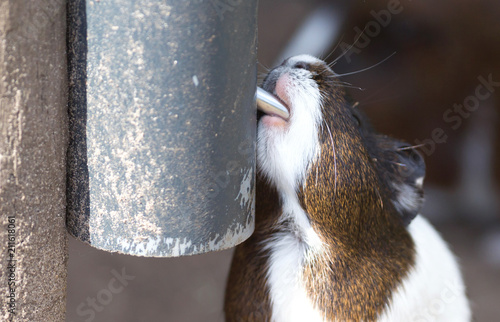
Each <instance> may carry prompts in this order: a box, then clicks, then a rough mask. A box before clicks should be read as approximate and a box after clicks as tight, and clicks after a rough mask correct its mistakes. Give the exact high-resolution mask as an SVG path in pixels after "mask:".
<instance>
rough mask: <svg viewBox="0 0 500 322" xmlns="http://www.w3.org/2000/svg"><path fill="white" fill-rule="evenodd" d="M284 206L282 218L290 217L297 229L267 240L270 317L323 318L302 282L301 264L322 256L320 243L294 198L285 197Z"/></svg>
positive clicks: (287, 320) (286, 320) (286, 319)
mask: <svg viewBox="0 0 500 322" xmlns="http://www.w3.org/2000/svg"><path fill="white" fill-rule="evenodd" d="M285 198H286V197H285ZM283 210H284V212H285V216H284V217H285V218H293V221H294V223H295V227H294V228H295V229H296V230H293V231H291V232H280V233H277V234H276V235H275V236H273V237H272V239H271V240H269V241H268V242H267V243H266V247H265V248H266V249H267V250H269V251H270V258H269V268H268V272H267V277H268V278H267V283H268V287H269V297H270V300H271V306H272V312H273V315H272V320H273V321H280V322H281V321H283V322H293V321H297V322H299V321H323V320H324V319H323V318H322V316H321V313H320V311H318V310H317V309H315V308H314V305H313V303H312V302H311V300H310V298H309V297H308V294H307V291H306V289H305V287H304V285H303V284H302V272H303V268H304V265H305V264H306V263H308V262H309V261H310V260H312V259H314V258H315V257H316V256H321V254H322V253H323V244H322V242H321V239H320V237H319V236H318V235H317V234H316V233H315V232H314V230H313V228H312V227H311V225H310V224H309V221H308V219H307V216H306V214H305V212H304V211H303V210H302V208H301V207H300V206H299V204H298V202H297V200H296V199H295V200H293V198H292V199H287V200H285V206H284V209H283Z"/></svg>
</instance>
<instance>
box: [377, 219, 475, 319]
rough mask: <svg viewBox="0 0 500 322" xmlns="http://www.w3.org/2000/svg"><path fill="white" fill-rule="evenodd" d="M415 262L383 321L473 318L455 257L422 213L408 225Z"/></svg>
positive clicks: (393, 297)
mask: <svg viewBox="0 0 500 322" xmlns="http://www.w3.org/2000/svg"><path fill="white" fill-rule="evenodd" d="M408 231H409V232H410V234H411V236H412V237H413V240H414V242H415V246H416V263H415V264H416V265H415V267H414V268H413V269H412V270H411V271H410V273H409V275H408V276H407V277H406V279H405V280H404V281H403V284H402V285H401V286H400V287H399V288H398V289H397V290H396V292H395V293H393V296H392V302H391V304H390V306H389V308H388V309H386V311H385V312H384V313H383V314H382V316H381V317H380V319H379V321H383V322H399V321H405V322H438V321H439V322H465V321H470V320H471V312H470V308H469V303H468V300H467V297H466V295H465V286H464V284H463V280H462V277H461V274H460V270H459V268H458V264H457V262H456V259H455V257H454V256H453V254H452V253H451V251H450V250H449V249H448V246H447V245H446V243H445V242H444V241H443V239H442V238H441V236H439V234H438V233H437V231H436V230H435V229H434V228H433V227H432V226H431V224H429V222H428V221H427V220H426V219H425V218H424V217H422V216H421V215H419V216H417V217H416V218H415V219H414V220H413V221H412V222H411V224H410V225H409V226H408Z"/></svg>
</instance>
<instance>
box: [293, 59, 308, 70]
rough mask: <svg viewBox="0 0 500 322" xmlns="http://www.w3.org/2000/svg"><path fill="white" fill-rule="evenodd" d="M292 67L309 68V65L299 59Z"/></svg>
mask: <svg viewBox="0 0 500 322" xmlns="http://www.w3.org/2000/svg"><path fill="white" fill-rule="evenodd" d="M293 68H297V69H305V70H309V69H310V68H311V65H309V64H308V63H305V62H303V61H299V62H298V63H296V64H295V65H293Z"/></svg>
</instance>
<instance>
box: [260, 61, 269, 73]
mask: <svg viewBox="0 0 500 322" xmlns="http://www.w3.org/2000/svg"><path fill="white" fill-rule="evenodd" d="M257 64H259V65H260V67H262V68H264V69H265V70H266V72H268V73H269V71H270V70H271V68H269V67H267V66H266V65H264V64H263V63H261V62H260V61H257Z"/></svg>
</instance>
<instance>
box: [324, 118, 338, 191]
mask: <svg viewBox="0 0 500 322" xmlns="http://www.w3.org/2000/svg"><path fill="white" fill-rule="evenodd" d="M325 125H326V128H327V129H328V134H330V141H331V142H332V152H333V171H334V175H335V179H334V187H333V200H334V201H335V199H336V197H337V154H336V152H335V143H334V141H333V135H332V131H331V130H330V126H329V125H328V123H326V122H325Z"/></svg>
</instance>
